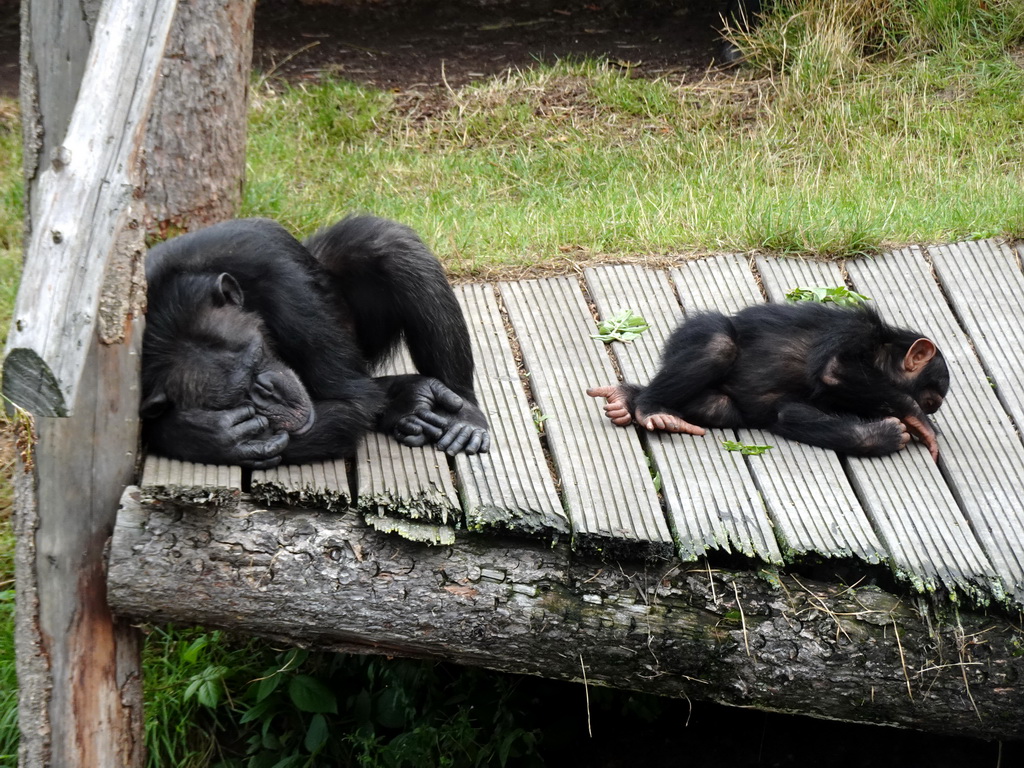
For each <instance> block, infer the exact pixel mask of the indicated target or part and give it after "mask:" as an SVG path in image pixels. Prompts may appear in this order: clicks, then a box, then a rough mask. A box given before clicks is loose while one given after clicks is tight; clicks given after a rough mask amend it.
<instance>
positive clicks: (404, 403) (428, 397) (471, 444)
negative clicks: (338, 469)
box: [375, 374, 491, 455]
mask: <svg viewBox="0 0 1024 768" xmlns="http://www.w3.org/2000/svg"><path fill="white" fill-rule="evenodd" d="M375 381H377V382H379V383H380V384H381V385H382V386H384V388H385V392H386V396H385V406H384V412H383V413H382V414H381V417H380V419H379V420H378V422H377V429H379V430H380V431H381V432H385V433H387V434H390V435H392V436H393V437H394V438H395V439H396V440H398V442H400V443H402V444H403V445H409V446H414V447H415V446H421V445H426V444H428V443H434V444H435V445H436V446H437V447H438V449H439V450H442V451H445V452H446V453H448V454H449V455H455V454H456V453H466V454H470V455H472V454H474V453H486V452H487V450H488V449H489V448H490V444H491V438H490V435H489V434H488V432H487V417H486V416H484V413H483V411H482V410H480V408H479V407H478V406H477V405H476V403H474V402H472V401H470V400H469V399H467V398H463V397H461V396H460V395H458V394H456V393H455V392H453V391H452V390H451V389H449V388H448V387H447V386H445V385H444V384H443V383H442V382H441V381H439V380H438V379H435V378H433V377H430V376H421V375H418V374H406V375H401V376H382V377H379V378H377V379H375Z"/></svg>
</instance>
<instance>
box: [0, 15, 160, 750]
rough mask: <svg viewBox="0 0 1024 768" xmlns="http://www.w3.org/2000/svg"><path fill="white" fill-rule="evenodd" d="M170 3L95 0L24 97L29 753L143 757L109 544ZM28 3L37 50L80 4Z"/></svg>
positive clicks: (20, 340)
mask: <svg viewBox="0 0 1024 768" xmlns="http://www.w3.org/2000/svg"><path fill="white" fill-rule="evenodd" d="M85 5H89V6H90V7H91V8H93V10H95V7H96V5H97V4H95V3H87V4H85ZM176 5H177V3H176V0H153V1H152V2H147V1H146V0H106V2H105V3H104V4H103V6H102V9H101V10H100V12H99V16H98V18H97V19H95V28H94V29H92V30H91V39H92V47H91V49H90V53H89V57H88V60H87V62H86V64H85V67H84V74H82V76H81V84H80V85H79V84H78V83H77V82H74V83H64V82H62V76H65V75H68V74H69V73H67V72H64V71H63V68H62V66H67V67H71V68H72V69H74V61H75V60H77V57H78V55H79V48H80V44H81V39H77V42H74V43H73V44H72V43H68V44H67V49H66V50H64V51H63V54H62V51H61V50H60V48H61V47H62V46H64V44H65V43H67V40H64V39H63V38H62V39H60V40H58V41H57V42H56V43H53V42H51V43H50V44H51V45H54V46H55V47H57V48H58V50H57V51H55V52H54V53H55V55H53V56H48V57H47V58H46V61H48V62H50V64H51V65H52V66H51V68H50V69H47V70H40V69H38V68H35V69H33V72H32V77H31V78H30V82H29V85H30V86H31V87H32V91H31V92H30V93H25V94H24V98H23V104H24V105H25V106H26V113H28V114H30V115H33V116H34V117H31V118H30V119H29V126H30V130H32V131H33V132H35V131H38V132H39V135H36V133H33V134H32V135H30V136H29V137H28V139H29V146H28V152H29V154H30V155H31V156H32V157H33V158H35V159H37V160H38V163H37V164H36V165H34V166H33V168H32V172H33V174H34V176H33V177H32V179H31V181H32V182H33V183H32V187H31V189H32V193H31V205H30V211H29V215H30V219H31V220H30V227H29V234H28V238H27V242H26V247H25V269H24V272H23V275H22V282H21V287H20V290H19V292H18V299H17V303H16V307H15V311H14V321H13V325H12V327H11V331H10V334H9V336H8V346H7V355H6V358H5V360H4V366H3V394H4V396H5V399H6V402H7V403H8V404H9V405H10V406H13V407H14V408H17V409H19V414H18V415H17V417H16V423H17V425H18V429H19V440H18V442H19V446H20V448H21V454H20V461H19V463H18V466H17V467H16V469H15V488H16V497H15V506H16V511H17V514H16V515H15V526H16V527H15V531H16V535H17V544H16V551H15V572H16V578H17V597H16V599H17V619H16V626H15V644H16V650H17V657H18V658H17V664H18V681H19V686H20V698H19V724H20V728H21V743H20V748H19V760H20V764H21V765H22V766H26V767H28V766H31V767H32V768H36V767H37V766H60V768H65V767H66V768H78V767H82V768H85V767H86V766H88V767H90V768H92V767H93V766H126V767H129V768H131V767H133V766H141V765H143V763H144V747H143V742H142V684H141V675H140V671H139V635H138V633H137V631H136V630H135V629H134V628H132V627H130V626H128V625H127V624H125V623H123V622H117V621H115V620H114V618H113V616H112V615H111V613H110V609H109V608H108V607H107V602H106V585H105V572H104V560H103V552H104V547H105V544H106V541H107V538H108V537H109V535H110V531H111V528H112V527H113V522H114V514H115V512H116V509H117V501H118V498H119V496H120V494H121V491H122V489H123V488H124V487H125V485H126V484H127V483H129V482H131V480H132V477H133V474H134V472H135V465H136V453H137V446H138V434H139V432H138V403H139V392H138V381H139V362H138V352H139V342H140V341H141V331H142V328H141V314H142V307H143V302H144V299H143V297H142V278H141V274H142V255H143V253H144V251H145V248H144V242H143V231H144V230H143V228H142V226H141V215H140V209H139V207H138V205H139V200H138V198H139V194H138V190H139V189H141V187H140V183H141V175H140V169H141V165H142V163H141V153H142V147H143V140H144V135H145V128H146V120H147V116H148V114H149V109H150V104H151V102H152V99H153V95H154V93H155V90H156V86H157V82H158V77H157V75H158V72H159V68H160V64H161V61H162V58H163V51H164V46H165V44H166V41H167V38H168V34H169V31H170V28H171V20H172V18H173V16H174V12H175V7H176ZM72 8H74V9H75V10H72ZM25 13H26V17H27V18H28V19H30V20H32V27H31V31H30V32H29V35H30V37H31V38H33V39H31V43H32V46H29V45H26V49H31V50H32V51H37V52H38V50H45V48H46V43H44V42H43V41H44V39H45V40H46V41H50V40H51V37H50V35H49V30H48V29H47V28H46V27H45V24H46V23H47V22H48V21H51V20H52V19H50V18H49V17H48V15H47V14H55V15H56V16H55V18H56V17H59V18H60V19H61V20H62V22H67V23H68V24H72V26H73V21H74V19H75V18H76V16H75V14H83V13H84V12H83V10H82V9H80V8H78V7H77V4H75V5H73V6H69V4H66V3H65V4H63V5H61V6H60V7H59V8H58V9H57V10H54V5H53V3H50V2H48V0H42V1H41V2H36V1H35V0H28V2H27V3H26V10H25ZM77 18H78V21H79V22H80V23H81V24H83V25H84V24H85V23H86V22H85V19H84V18H83V17H82V16H79V17H77ZM89 36H90V35H89V34H88V33H86V39H88V37H89ZM40 44H42V47H41V48H40ZM25 55H26V56H27V57H31V55H32V54H31V53H28V52H26V54H25ZM62 55H66V56H67V61H66V62H64V61H63V60H62V58H61V56H62ZM33 63H34V64H39V63H42V62H40V61H39V60H33ZM78 71H80V72H81V71H82V70H78ZM70 75H71V76H73V75H74V73H73V72H71V73H70ZM75 93H77V94H78V101H77V103H75V102H74V94H75ZM68 99H70V103H69V102H68ZM55 104H60V108H61V109H63V110H65V114H66V111H67V110H68V109H69V107H70V104H74V109H73V110H70V118H67V119H66V120H62V119H61V118H60V116H59V115H57V116H56V119H49V118H53V117H54V115H53V114H50V115H47V119H41V117H42V115H41V113H40V109H57V108H56V107H55V106H54V105H55ZM33 142H35V143H33ZM47 147H51V149H50V150H49V151H46V154H45V156H40V154H39V153H40V152H41V151H45V150H46V148H47Z"/></svg>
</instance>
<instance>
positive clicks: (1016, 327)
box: [928, 240, 1024, 426]
mask: <svg viewBox="0 0 1024 768" xmlns="http://www.w3.org/2000/svg"><path fill="white" fill-rule="evenodd" d="M928 255H929V256H930V257H931V262H932V266H933V267H934V269H935V273H936V274H937V275H938V278H939V281H940V282H941V283H942V290H943V292H944V293H945V294H946V296H947V297H948V298H949V301H950V303H951V304H952V307H953V312H954V313H956V316H957V318H958V319H959V320H960V324H961V325H962V326H963V327H964V329H965V330H966V331H967V333H968V334H969V335H970V337H971V343H972V344H973V346H974V351H975V352H976V353H977V355H978V357H980V358H981V362H982V365H983V366H984V367H985V370H986V371H987V372H988V375H989V376H990V377H991V378H992V384H993V386H994V387H995V393H996V397H998V398H999V400H1000V402H1002V404H1003V407H1005V408H1006V410H1007V411H1008V412H1009V413H1010V415H1011V416H1013V418H1014V420H1015V421H1016V422H1017V425H1018V426H1020V425H1024V313H1022V312H1021V311H1020V309H1019V307H1020V304H1021V298H1022V297H1024V275H1022V274H1021V268H1020V264H1019V263H1018V261H1017V258H1018V257H1017V253H1015V252H1014V250H1013V249H1012V248H1010V246H1008V245H1006V244H1005V243H1001V242H998V241H996V240H980V241H975V242H966V243H954V244H951V245H939V246H929V247H928ZM1014 310H1016V311H1014Z"/></svg>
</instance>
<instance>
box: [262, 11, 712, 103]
mask: <svg viewBox="0 0 1024 768" xmlns="http://www.w3.org/2000/svg"><path fill="white" fill-rule="evenodd" d="M717 9H718V4H717V3H682V2H678V3H675V4H674V6H673V4H672V3H669V2H664V1H663V0H647V2H641V3H626V2H609V0H604V2H585V1H583V2H581V1H580V0H565V1H564V2H557V1H555V2H547V1H545V0H529V1H528V2H514V0H462V1H461V2H460V1H459V0H455V2H447V3H446V2H440V0H436V1H435V0H347V1H345V0H342V2H340V3H334V4H315V5H305V6H303V5H299V4H298V3H296V2H295V1H294V0H261V2H260V3H259V4H258V6H257V11H256V38H255V54H254V65H255V66H256V68H257V69H259V70H261V71H263V72H268V71H274V72H275V73H276V74H278V75H283V76H285V77H286V78H288V79H291V80H300V79H303V78H309V77H317V76H319V75H320V74H322V73H325V72H327V73H332V74H335V75H338V76H341V77H344V78H346V79H349V80H354V81H356V82H360V83H366V84H372V85H376V86H379V87H381V88H385V89H390V90H397V91H401V90H405V89H409V88H425V87H431V86H444V85H445V84H447V85H448V86H451V87H457V86H459V85H463V84H465V83H468V82H471V81H473V80H479V79H482V78H485V77H491V76H494V75H497V74H500V73H502V72H504V71H507V70H509V69H512V68H524V67H528V66H530V65H531V64H533V63H535V62H537V61H544V62H551V61H554V60H555V59H557V58H564V57H568V56H575V57H583V56H589V57H597V58H604V59H608V60H609V61H612V62H617V63H620V64H622V65H623V66H630V67H631V68H632V71H633V72H636V73H639V74H641V75H644V76H649V77H656V76H659V75H667V74H675V75H682V76H684V77H685V76H688V75H692V76H694V77H697V76H700V75H702V74H703V72H704V71H705V70H706V69H707V67H708V66H709V65H710V64H711V63H712V60H713V58H714V56H715V54H716V51H717V50H718V48H719V47H720V39H719V37H718V33H717V31H716V25H718V24H719V21H720V19H719V11H718V10H717Z"/></svg>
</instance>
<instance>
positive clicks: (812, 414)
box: [601, 303, 949, 455]
mask: <svg viewBox="0 0 1024 768" xmlns="http://www.w3.org/2000/svg"><path fill="white" fill-rule="evenodd" d="M918 340H921V341H922V342H923V343H925V344H927V345H930V344H931V342H928V341H927V340H926V339H922V337H921V334H918V333H916V332H914V331H910V330H906V329H901V328H896V327H893V326H890V325H887V324H885V323H883V322H882V320H881V319H879V317H878V315H877V314H875V313H874V312H873V311H872V310H870V309H867V308H863V307H862V308H856V309H848V308H840V307H836V306H834V305H825V304H814V303H798V304H762V305H757V306H752V307H748V308H746V309H744V310H742V311H741V312H739V313H738V314H736V315H734V316H732V317H727V316H725V315H723V314H720V313H717V312H709V313H705V314H699V315H696V316H694V317H693V318H691V319H689V320H687V321H686V322H684V323H683V324H682V325H681V326H679V327H678V328H677V329H676V330H675V331H674V332H673V333H672V335H671V336H670V337H669V339H668V341H667V342H666V345H665V349H664V353H663V356H662V366H661V369H660V370H659V371H658V373H657V374H656V376H655V377H654V379H653V380H652V381H651V382H650V384H649V385H648V386H647V387H638V386H636V385H623V386H621V387H619V388H618V390H617V392H616V393H615V397H617V398H618V399H619V400H621V401H624V403H625V405H626V408H627V409H628V411H629V414H630V415H631V416H632V417H633V419H634V420H636V421H639V422H640V423H641V424H644V423H645V418H647V417H650V416H651V415H653V414H659V413H660V414H668V415H670V416H673V417H679V418H681V419H683V420H684V421H686V422H689V423H690V424H691V425H696V426H699V427H725V428H734V427H752V428H761V429H767V430H770V431H772V432H774V433H776V434H779V435H782V436H783V437H788V438H792V439H794V440H799V441H801V442H805V443H809V444H811V445H817V446H821V447H824V448H831V449H834V450H837V451H841V452H845V453H851V454H858V455H881V454H885V453H891V452H892V451H895V450H898V449H900V448H902V447H903V445H904V444H905V442H906V440H907V439H908V437H907V428H908V427H909V428H910V430H911V432H913V433H914V434H917V435H918V436H919V437H921V438H922V439H924V440H925V441H926V442H929V443H930V446H933V445H934V431H933V429H932V427H931V426H930V423H929V421H928V419H927V416H926V413H934V412H935V410H937V409H938V407H939V406H940V405H941V404H942V401H943V398H944V397H945V395H946V393H947V391H948V389H949V371H948V369H947V367H946V363H945V361H944V359H943V357H942V354H941V353H940V352H938V351H937V350H935V351H934V356H933V357H930V359H929V360H928V361H927V362H926V363H923V364H922V367H920V368H919V369H915V370H913V371H911V370H909V369H907V368H906V367H905V365H906V363H905V358H906V357H907V354H908V352H909V351H910V350H911V349H912V348H913V347H914V345H915V342H917V341H918ZM601 394H603V395H604V396H608V395H607V394H605V393H601ZM627 420H628V419H627ZM673 431H677V430H673ZM933 452H934V453H935V454H936V455H937V450H933Z"/></svg>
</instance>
